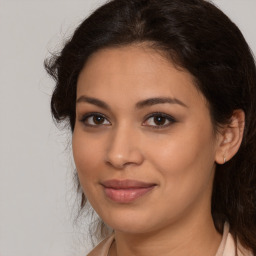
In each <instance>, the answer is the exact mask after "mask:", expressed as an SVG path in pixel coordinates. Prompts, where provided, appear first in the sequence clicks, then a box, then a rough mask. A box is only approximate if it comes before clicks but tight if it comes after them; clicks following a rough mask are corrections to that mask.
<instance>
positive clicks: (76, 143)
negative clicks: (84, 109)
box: [72, 130, 103, 188]
mask: <svg viewBox="0 0 256 256" xmlns="http://www.w3.org/2000/svg"><path fill="white" fill-rule="evenodd" d="M102 143H103V142H102V140H99V139H98V140H97V139H94V138H93V136H86V134H85V133H84V132H83V131H79V130H77V131H76V130H75V131H74V134H73V138H72V148H73V156H74V161H75V165H76V169H77V172H78V176H79V180H80V183H81V185H82V187H83V188H85V187H87V185H89V186H90V184H94V183H95V182H96V178H97V170H100V168H99V167H98V166H99V164H100V162H101V161H102V154H103V151H102V147H101V146H100V145H102ZM99 144H100V145H99ZM100 160H101V161H100Z"/></svg>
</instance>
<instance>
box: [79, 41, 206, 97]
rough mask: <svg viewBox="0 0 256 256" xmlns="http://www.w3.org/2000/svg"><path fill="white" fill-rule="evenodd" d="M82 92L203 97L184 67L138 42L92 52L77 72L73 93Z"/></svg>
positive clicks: (112, 94) (104, 95)
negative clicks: (179, 66) (75, 88)
mask: <svg viewBox="0 0 256 256" xmlns="http://www.w3.org/2000/svg"><path fill="white" fill-rule="evenodd" d="M82 94H86V95H88V96H95V94H97V96H99V97H102V98H104V97H110V96H112V97H113V96H116V95H120V96H121V95H124V94H125V95H126V96H127V97H128V96H129V95H131V96H133V99H137V100H140V99H141V97H143V98H148V97H156V96H167V95H168V96H170V97H175V98H180V99H181V100H182V101H187V102H189V101H191V100H192V101H193V100H198V99H197V98H198V97H199V98H202V99H203V98H204V97H203V96H202V94H201V93H200V92H199V91H198V89H197V87H196V86H195V83H194V77H193V76H192V75H191V74H190V73H189V72H188V71H186V70H184V69H181V68H179V69H177V68H176V67H175V65H174V64H173V63H172V62H171V61H170V60H168V59H167V58H166V57H165V56H164V55H163V54H162V53H159V52H158V51H156V50H154V49H152V48H150V47H146V46H141V45H139V46H138V45H132V46H123V47H118V48H107V49H102V50H100V51H98V52H96V53H94V54H93V55H92V56H91V57H90V58H89V59H88V61H87V63H86V64H85V66H84V68H83V69H82V71H81V73H80V75H79V79H78V84H77V95H78V96H79V95H82ZM90 94H92V95H90Z"/></svg>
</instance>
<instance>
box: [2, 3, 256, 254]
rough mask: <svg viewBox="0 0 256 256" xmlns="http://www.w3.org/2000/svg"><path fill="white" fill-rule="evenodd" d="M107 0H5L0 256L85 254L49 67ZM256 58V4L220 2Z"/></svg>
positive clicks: (87, 246)
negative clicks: (55, 53) (56, 120)
mask: <svg viewBox="0 0 256 256" xmlns="http://www.w3.org/2000/svg"><path fill="white" fill-rule="evenodd" d="M103 2H104V1H103V0H98V1H95V0H83V1H80V0H61V1H60V0H45V1H42V0H0V256H35V255H36V256H60V255H61V256H71V255H72V256H74V255H86V252H87V251H88V250H89V249H90V242H89V238H88V234H87V230H86V224H85V225H83V226H82V227H80V228H79V227H75V226H74V225H73V220H72V219H73V217H74V215H75V212H76V203H74V202H75V190H74V187H73V181H72V171H71V170H72V166H73V164H72V157H71V151H70V149H69V148H68V147H67V144H68V142H69V141H70V135H68V134H67V132H65V131H59V130H57V128H56V127H55V126H54V124H53V122H52V119H51V114H50V108H49V102H50V95H51V91H52V88H53V81H51V80H50V79H49V77H48V76H47V75H46V73H45V71H44V69H43V60H44V59H45V57H47V56H49V53H48V52H49V51H54V50H57V49H59V48H60V47H61V45H62V41H63V39H64V38H67V37H68V36H69V35H70V34H71V33H72V31H73V29H74V28H75V27H76V26H77V24H78V23H79V22H80V21H81V20H82V19H83V18H84V17H85V16H87V15H88V13H90V12H91V11H92V10H94V9H95V8H96V7H97V6H99V5H100V3H103ZM213 2H214V3H216V4H217V5H218V6H219V7H220V8H221V9H222V10H223V11H224V12H225V13H226V14H227V15H228V16H229V17H231V19H232V20H233V21H234V22H235V23H236V24H237V25H238V26H239V28H240V29H241V30H242V32H243V34H244V36H245V38H246V39H247V41H248V43H249V45H250V46H251V48H252V50H253V51H254V53H255V52H256V31H255V28H256V23H255V16H256V0H215V1H213Z"/></svg>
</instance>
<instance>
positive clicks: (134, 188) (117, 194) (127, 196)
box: [101, 180, 156, 203]
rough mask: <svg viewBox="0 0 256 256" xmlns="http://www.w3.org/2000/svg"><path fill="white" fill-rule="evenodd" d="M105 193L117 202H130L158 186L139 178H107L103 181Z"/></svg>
mask: <svg viewBox="0 0 256 256" xmlns="http://www.w3.org/2000/svg"><path fill="white" fill-rule="evenodd" d="M101 185H102V186H103V189H104V192H105V195H106V196H107V197H108V198H109V199H111V200H112V201H114V202H117V203H130V202H133V201H135V200H136V199H138V198H140V197H142V196H144V195H146V194H147V193H148V192H150V191H151V190H152V189H154V187H155V186H156V184H155V183H146V182H142V181H137V180H107V181H104V182H102V183H101Z"/></svg>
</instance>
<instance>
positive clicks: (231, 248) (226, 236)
mask: <svg viewBox="0 0 256 256" xmlns="http://www.w3.org/2000/svg"><path fill="white" fill-rule="evenodd" d="M216 256H253V253H252V252H251V251H250V250H247V249H246V248H244V247H243V245H242V244H241V243H240V242H239V241H237V243H236V242H235V239H234V237H233V236H232V235H231V233H230V232H229V224H228V223H227V222H226V223H225V225H224V232H223V236H222V241H221V244H220V247H219V249H218V252H217V254H216Z"/></svg>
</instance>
